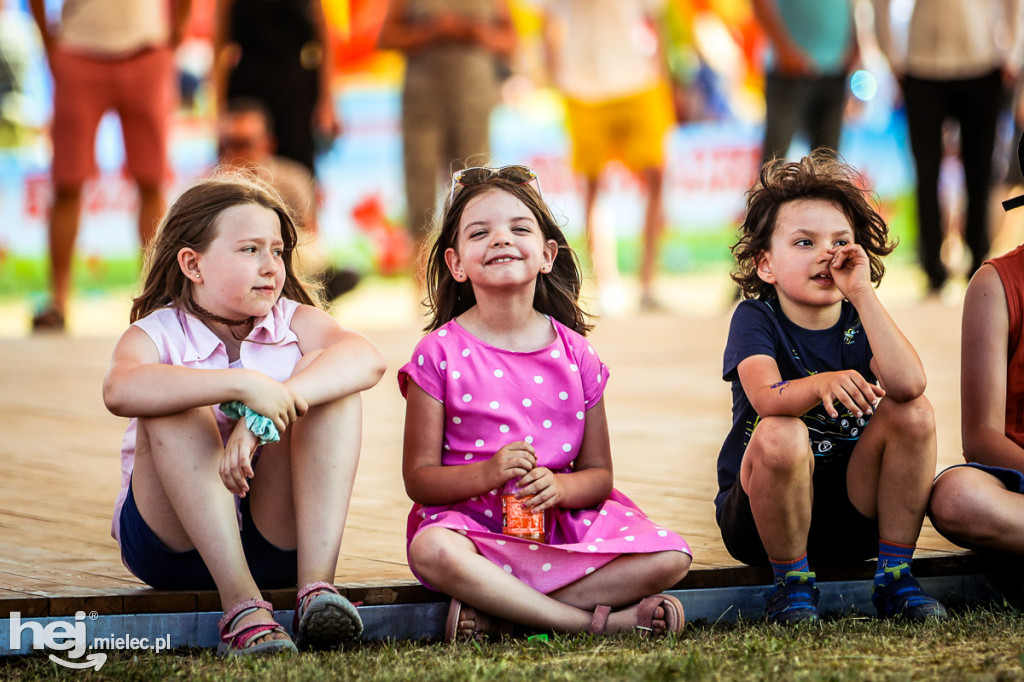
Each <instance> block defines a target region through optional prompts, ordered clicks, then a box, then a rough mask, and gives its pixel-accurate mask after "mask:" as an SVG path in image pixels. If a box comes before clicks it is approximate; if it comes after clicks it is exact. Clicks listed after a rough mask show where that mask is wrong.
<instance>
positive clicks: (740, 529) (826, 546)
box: [718, 457, 878, 566]
mask: <svg viewBox="0 0 1024 682" xmlns="http://www.w3.org/2000/svg"><path fill="white" fill-rule="evenodd" d="M848 465H849V458H847V457H827V458H819V459H818V461H816V462H815V465H814V476H813V478H812V486H813V487H814V503H813V504H812V507H811V528H810V532H809V533H808V536H807V558H808V560H809V561H810V562H811V565H812V566H842V565H848V564H851V563H854V562H857V561H863V560H865V559H870V558H872V557H875V556H878V521H877V520H876V519H869V518H867V517H866V516H864V515H863V514H861V513H860V512H859V511H857V508H856V507H855V506H853V503H852V502H850V496H849V493H848V492H847V490H846V469H847V466H848ZM718 526H719V528H720V529H721V531H722V541H723V542H724V543H725V548H726V549H727V550H728V551H729V554H730V555H731V556H732V557H733V558H734V559H736V560H737V561H741V562H743V563H745V564H747V565H749V566H767V565H768V553H767V552H766V551H765V549H764V545H763V544H762V543H761V536H760V534H759V533H758V532H757V524H755V523H754V513H753V512H752V511H751V509H750V498H749V497H747V493H746V491H744V490H743V486H742V485H740V482H739V480H737V481H736V483H735V484H734V485H733V486H732V488H730V489H729V492H728V493H727V494H726V496H725V500H724V501H723V503H722V506H721V508H720V510H719V512H718Z"/></svg>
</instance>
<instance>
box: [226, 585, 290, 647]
mask: <svg viewBox="0 0 1024 682" xmlns="http://www.w3.org/2000/svg"><path fill="white" fill-rule="evenodd" d="M259 609H263V610H265V611H269V612H270V614H271V615H273V614H274V608H273V607H272V606H271V605H270V603H269V602H265V601H263V600H262V599H246V600H245V601H241V602H239V603H237V604H235V605H234V607H232V609H231V610H230V611H228V612H227V613H225V614H224V616H223V617H222V618H221V619H220V620H219V621H217V629H218V630H220V645H219V646H218V647H217V655H218V656H221V657H225V656H249V655H251V654H275V653H277V652H279V651H298V649H296V648H295V643H294V642H292V640H291V638H288V639H264V640H263V641H262V642H258V643H256V644H252V642H253V641H255V640H258V639H262V638H264V637H266V636H267V635H269V634H273V633H281V634H283V635H285V637H287V636H288V631H287V630H285V629H284V628H283V627H281V626H280V625H279V624H278V623H254V624H252V625H246V626H244V627H241V628H238V629H235V624H236V623H237V622H238V621H239V620H241V619H242V618H244V617H246V616H248V615H249V614H251V613H255V612H256V611H258V610H259Z"/></svg>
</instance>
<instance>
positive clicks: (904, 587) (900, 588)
mask: <svg viewBox="0 0 1024 682" xmlns="http://www.w3.org/2000/svg"><path fill="white" fill-rule="evenodd" d="M885 573H886V578H888V580H887V581H886V582H885V583H884V584H882V585H875V589H874V590H873V591H872V592H871V603H872V604H874V605H875V610H876V611H878V617H879V618H907V619H908V620H917V621H922V620H927V619H928V618H935V619H938V620H945V619H946V618H948V617H949V613H947V612H946V607H945V606H943V605H942V604H941V603H939V601H938V600H937V599H933V598H932V597H929V596H928V595H927V594H926V593H925V591H924V590H923V589H922V588H921V583H919V582H917V579H916V578H914V576H912V575H910V565H909V564H897V565H895V566H886V568H885Z"/></svg>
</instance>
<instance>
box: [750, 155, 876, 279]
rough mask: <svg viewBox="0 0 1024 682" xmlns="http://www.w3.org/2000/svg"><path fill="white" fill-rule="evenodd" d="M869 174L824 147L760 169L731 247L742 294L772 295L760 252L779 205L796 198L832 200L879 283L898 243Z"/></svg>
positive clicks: (765, 247)
mask: <svg viewBox="0 0 1024 682" xmlns="http://www.w3.org/2000/svg"><path fill="white" fill-rule="evenodd" d="M865 185H866V182H865V180H864V177H863V176H862V175H861V174H860V173H858V172H857V171H856V170H855V169H854V168H853V167H851V166H850V165H848V164H846V163H844V162H843V161H842V160H841V159H840V157H839V156H838V155H837V154H836V153H835V152H833V151H831V150H829V149H826V148H824V147H822V148H819V149H816V150H814V151H813V152H811V153H810V154H809V155H808V156H805V157H804V158H802V159H800V160H799V161H792V162H787V161H786V160H785V159H774V160H772V161H769V162H768V163H766V164H765V165H764V166H763V167H762V168H761V173H760V176H759V177H758V180H757V182H755V183H754V185H753V186H752V187H751V188H750V189H749V190H748V191H747V206H746V215H745V217H744V219H743V223H742V224H741V225H740V229H739V233H738V234H739V239H738V240H737V242H736V243H735V244H733V246H732V247H731V251H732V255H733V257H734V258H735V259H736V269H735V270H734V271H733V272H732V279H733V281H734V282H736V284H737V285H738V286H739V288H740V291H741V292H742V295H743V298H758V299H764V298H770V297H772V296H774V295H775V287H773V286H772V285H771V284H768V283H767V282H764V281H762V280H761V278H760V277H758V276H757V264H758V261H759V260H760V258H761V255H762V254H763V253H765V252H766V251H767V250H768V249H769V248H770V247H771V240H772V235H773V234H774V233H775V224H776V220H777V218H778V215H779V209H780V208H781V207H782V205H783V204H785V203H786V202H789V201H795V200H797V199H823V200H825V201H830V202H832V204H834V205H835V207H836V208H838V209H839V210H840V211H842V212H843V214H844V215H845V216H846V219H847V220H849V221H850V226H851V227H852V228H853V235H854V241H855V242H856V243H857V244H860V245H861V246H862V247H863V248H864V251H865V253H867V256H868V260H869V261H870V262H871V281H872V282H873V283H874V284H875V286H878V284H879V283H880V282H881V281H882V275H883V274H885V265H883V264H882V257H883V256H887V255H889V254H890V253H892V250H893V249H894V248H896V242H894V241H891V240H890V239H889V227H888V226H887V225H886V224H885V221H884V220H882V216H880V215H879V214H878V211H877V210H876V206H877V202H874V201H870V200H869V195H868V191H867V190H865V189H864V187H865Z"/></svg>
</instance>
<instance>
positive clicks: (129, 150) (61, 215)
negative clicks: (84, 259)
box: [29, 0, 191, 331]
mask: <svg viewBox="0 0 1024 682" xmlns="http://www.w3.org/2000/svg"><path fill="white" fill-rule="evenodd" d="M51 4H52V3H51ZM29 6H30V9H31V11H32V16H33V18H34V19H35V22H36V25H37V26H38V27H39V33H40V35H41V37H42V39H43V46H44V48H45V50H46V56H47V59H48V60H49V63H50V71H51V73H52V74H53V119H52V121H51V124H50V134H51V137H52V142H53V162H52V167H51V174H52V179H53V193H54V198H53V206H52V208H51V212H50V224H49V258H50V295H51V298H50V302H49V303H48V304H47V306H46V307H45V308H44V309H43V310H42V311H41V312H39V313H38V314H36V315H35V316H34V317H33V319H32V329H33V330H34V331H62V330H63V329H64V325H65V310H66V308H67V302H68V295H69V291H70V287H71V261H72V256H73V254H74V247H75V238H76V237H77V236H78V225H79V218H80V211H81V196H82V186H83V184H84V183H85V181H86V179H87V178H88V177H89V176H90V175H92V174H93V173H94V172H95V170H96V161H95V150H94V145H95V140H96V130H97V128H98V127H99V123H100V119H101V118H102V117H103V114H105V113H106V112H107V111H108V110H111V109H113V110H114V111H116V112H117V114H118V117H119V118H120V120H121V128H122V130H123V132H124V147H125V159H126V163H127V170H128V173H129V174H130V175H131V176H132V178H133V179H134V180H135V182H136V184H137V185H138V190H139V218H138V232H139V241H140V243H141V245H142V246H143V248H144V247H145V246H146V244H148V243H149V240H150V239H151V238H152V236H153V233H154V231H155V230H156V226H157V222H158V221H159V219H160V216H161V215H162V214H163V211H164V196H163V182H164V179H165V176H166V174H167V171H168V162H167V136H168V132H169V128H170V115H171V112H172V110H173V108H174V101H175V91H174V84H175V76H174V61H173V51H174V47H176V46H177V45H178V43H179V42H180V41H181V37H182V33H183V30H184V27H185V23H186V21H187V19H188V14H189V11H190V9H191V0H75V1H74V2H71V1H68V2H64V3H62V5H61V17H60V21H59V22H51V21H50V17H49V16H48V14H47V8H46V3H45V2H44V0H30V2H29Z"/></svg>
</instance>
